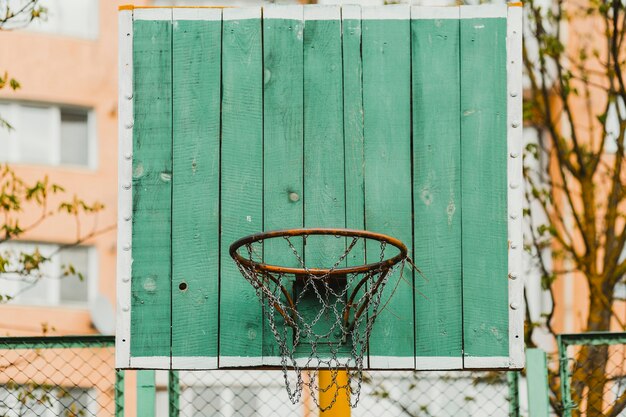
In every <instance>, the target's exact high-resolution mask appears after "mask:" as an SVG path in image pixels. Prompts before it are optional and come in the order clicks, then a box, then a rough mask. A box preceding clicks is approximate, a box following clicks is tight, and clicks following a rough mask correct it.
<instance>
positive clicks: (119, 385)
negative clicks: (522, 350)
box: [115, 369, 124, 417]
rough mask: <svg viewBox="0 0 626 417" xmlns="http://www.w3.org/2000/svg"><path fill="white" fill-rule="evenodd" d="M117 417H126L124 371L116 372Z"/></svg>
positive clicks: (118, 370) (117, 370)
mask: <svg viewBox="0 0 626 417" xmlns="http://www.w3.org/2000/svg"><path fill="white" fill-rule="evenodd" d="M115 417H124V370H123V369H116V370H115Z"/></svg>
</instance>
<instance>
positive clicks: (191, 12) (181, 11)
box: [172, 7, 222, 20]
mask: <svg viewBox="0 0 626 417" xmlns="http://www.w3.org/2000/svg"><path fill="white" fill-rule="evenodd" d="M172 19H173V20H222V9H220V8H208V7H183V8H180V7H175V8H173V9H172Z"/></svg>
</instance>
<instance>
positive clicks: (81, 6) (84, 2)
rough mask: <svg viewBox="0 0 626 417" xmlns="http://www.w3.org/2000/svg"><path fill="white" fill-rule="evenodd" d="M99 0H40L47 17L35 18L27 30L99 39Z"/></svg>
mask: <svg viewBox="0 0 626 417" xmlns="http://www.w3.org/2000/svg"><path fill="white" fill-rule="evenodd" d="M98 3H99V1H98V0H40V1H39V4H40V5H41V6H43V7H45V8H46V9H47V13H46V18H45V19H39V20H35V21H34V22H31V23H30V24H29V25H28V26H26V28H25V30H28V31H33V32H43V33H49V34H55V35H62V36H71V37H74V38H81V39H97V38H98V30H99V21H98V20H99V10H98V7H99V4H98Z"/></svg>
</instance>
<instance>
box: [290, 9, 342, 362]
mask: <svg viewBox="0 0 626 417" xmlns="http://www.w3.org/2000/svg"><path fill="white" fill-rule="evenodd" d="M340 18H341V9H340V8H339V7H338V6H307V7H305V8H304V19H305V25H304V225H305V226H306V227H339V228H344V227H345V225H346V206H345V184H344V144H343V97H342V91H343V87H342V78H343V77H342V62H341V61H342V58H341V20H340ZM344 250H345V239H335V238H334V237H330V238H328V237H315V236H314V237H309V238H308V239H307V244H306V247H305V248H304V259H305V261H306V264H307V266H309V267H318V268H320V267H331V266H332V265H333V264H334V263H335V262H336V261H337V260H338V259H339V258H340V257H341V255H342V254H343V252H344ZM344 266H345V263H344ZM302 287H303V286H301V285H299V286H298V288H297V289H296V295H295V296H296V297H302V298H301V301H300V303H299V305H298V312H299V313H300V314H301V315H302V316H303V317H304V318H305V320H309V321H313V320H314V319H315V318H316V317H317V316H318V315H319V312H320V311H321V309H322V308H323V306H322V305H321V303H320V301H319V299H318V297H317V296H316V293H315V291H314V290H313V288H312V286H310V285H309V286H307V287H305V288H306V289H305V291H306V292H305V293H304V295H303V296H301V295H300V293H299V290H298V289H302ZM337 291H342V289H340V288H337ZM335 302H336V300H333V299H332V297H329V298H328V299H327V300H325V303H326V304H327V305H332V304H334V303H335ZM338 314H341V308H340V310H339V313H338ZM335 319H336V317H335V316H334V315H333V314H331V313H330V312H329V314H328V315H324V316H322V317H321V318H319V320H318V321H317V323H316V324H315V325H314V326H313V331H314V332H315V333H317V334H329V333H330V334H332V333H333V331H332V329H333V326H335V327H334V328H335V330H336V331H339V329H338V328H337V327H336V326H337V322H336V320H335ZM328 341H329V342H337V340H334V339H331V340H328ZM318 348H319V351H320V352H322V351H326V346H323V345H320V346H318ZM310 352H311V349H310V346H309V345H308V344H307V343H306V342H305V343H304V344H303V346H302V349H301V353H302V354H303V355H305V356H309V354H310Z"/></svg>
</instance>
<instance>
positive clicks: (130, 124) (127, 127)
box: [126, 120, 135, 129]
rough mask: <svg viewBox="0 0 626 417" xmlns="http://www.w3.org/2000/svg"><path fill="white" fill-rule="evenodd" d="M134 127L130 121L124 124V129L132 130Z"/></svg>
mask: <svg viewBox="0 0 626 417" xmlns="http://www.w3.org/2000/svg"><path fill="white" fill-rule="evenodd" d="M134 125H135V123H134V122H133V121H132V120H131V121H130V122H128V123H126V129H132V128H133V126H134Z"/></svg>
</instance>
